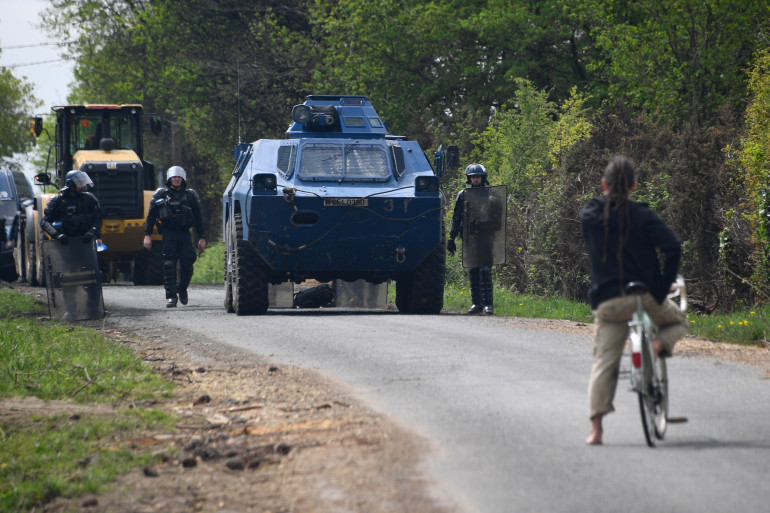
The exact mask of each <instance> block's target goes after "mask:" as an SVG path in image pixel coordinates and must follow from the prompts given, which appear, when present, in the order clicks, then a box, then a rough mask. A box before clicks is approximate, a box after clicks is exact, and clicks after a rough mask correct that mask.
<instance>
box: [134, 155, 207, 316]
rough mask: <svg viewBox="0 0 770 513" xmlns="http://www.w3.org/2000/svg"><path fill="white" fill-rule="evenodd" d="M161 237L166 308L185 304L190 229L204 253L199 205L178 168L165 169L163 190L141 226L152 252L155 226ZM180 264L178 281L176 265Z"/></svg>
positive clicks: (191, 257)
mask: <svg viewBox="0 0 770 513" xmlns="http://www.w3.org/2000/svg"><path fill="white" fill-rule="evenodd" d="M156 224H157V226H158V233H160V234H161V236H162V237H163V278H164V284H165V287H166V307H169V308H171V307H175V306H176V305H177V300H178V301H179V302H181V303H182V304H183V305H186V304H187V287H188V285H189V284H190V279H191V278H192V275H193V264H194V263H195V260H196V259H197V254H196V253H195V248H194V247H193V245H192V240H191V239H190V228H195V232H196V233H197V235H198V250H199V251H203V250H204V249H206V235H205V234H204V232H203V219H202V217H201V204H200V199H199V198H198V194H197V193H196V192H195V191H194V190H193V189H188V188H187V173H186V172H185V170H184V169H183V168H182V167H180V166H172V167H170V168H168V172H167V173H166V187H161V188H160V189H158V190H157V191H155V194H154V195H153V197H152V200H151V201H150V210H149V212H148V213H147V220H146V222H145V226H144V233H145V236H144V247H145V248H146V249H148V250H149V249H151V248H152V239H150V236H151V235H152V232H153V230H154V229H155V226H156ZM177 261H178V262H179V281H178V282H177V274H176V264H177Z"/></svg>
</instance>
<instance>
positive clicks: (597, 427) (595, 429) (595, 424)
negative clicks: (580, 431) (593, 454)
mask: <svg viewBox="0 0 770 513" xmlns="http://www.w3.org/2000/svg"><path fill="white" fill-rule="evenodd" d="M603 433H604V430H603V429H602V416H601V415H595V416H593V417H592V418H591V434H590V435H588V438H586V445H601V444H602V434H603Z"/></svg>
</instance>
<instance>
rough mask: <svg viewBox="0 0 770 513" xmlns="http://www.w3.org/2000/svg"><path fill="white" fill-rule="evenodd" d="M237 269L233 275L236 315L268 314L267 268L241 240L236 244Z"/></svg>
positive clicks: (249, 246) (245, 242)
mask: <svg viewBox="0 0 770 513" xmlns="http://www.w3.org/2000/svg"><path fill="white" fill-rule="evenodd" d="M234 258H235V268H234V269H233V274H232V280H231V284H232V295H233V309H234V310H235V313H236V315H260V314H263V313H265V312H267V308H268V306H270V299H269V297H268V294H267V285H268V283H267V272H266V266H265V264H264V263H263V262H262V260H261V259H260V258H259V255H257V252H256V251H255V250H254V248H253V247H251V245H250V244H249V243H248V242H247V241H244V240H241V239H239V240H238V241H236V244H235V254H234Z"/></svg>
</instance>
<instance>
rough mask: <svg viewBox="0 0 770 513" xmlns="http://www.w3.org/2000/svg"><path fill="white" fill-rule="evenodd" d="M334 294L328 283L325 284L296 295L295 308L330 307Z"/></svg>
mask: <svg viewBox="0 0 770 513" xmlns="http://www.w3.org/2000/svg"><path fill="white" fill-rule="evenodd" d="M332 301H334V292H332V288H331V286H330V285H329V284H328V283H323V284H321V285H317V286H315V287H311V288H309V289H305V290H302V291H300V292H297V293H296V294H294V308H321V307H323V306H330V305H331V304H332Z"/></svg>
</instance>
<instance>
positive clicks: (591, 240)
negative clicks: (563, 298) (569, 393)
mask: <svg viewBox="0 0 770 513" xmlns="http://www.w3.org/2000/svg"><path fill="white" fill-rule="evenodd" d="M602 187H603V188H604V190H605V193H606V194H605V196H604V197H601V198H594V199H592V200H591V201H589V202H588V204H586V206H585V207H584V208H583V209H582V210H581V211H580V218H581V222H582V228H583V236H584V237H585V241H586V247H587V249H588V256H589V259H590V261H591V283H590V285H589V287H588V295H589V299H590V302H591V307H592V309H593V314H594V320H595V324H594V326H595V328H594V330H595V333H594V362H593V367H592V369H591V378H590V381H589V383H588V397H589V403H590V414H589V417H590V419H591V434H590V435H589V437H588V438H587V439H586V443H587V444H589V445H598V444H601V443H602V434H603V429H602V418H603V417H604V415H606V414H608V413H610V412H612V411H614V407H613V405H612V401H613V398H614V397H615V389H616V388H617V384H618V372H619V368H620V359H621V357H622V355H623V348H624V346H625V342H626V339H627V338H628V321H629V320H630V319H631V317H632V315H633V313H634V311H635V310H636V308H637V296H627V295H625V291H624V287H625V285H626V284H628V283H629V282H632V281H637V282H643V283H645V284H646V285H647V287H648V289H649V292H646V293H645V294H643V295H642V304H643V305H644V308H645V309H646V310H647V313H648V314H649V315H650V318H651V319H652V321H653V322H654V323H655V324H656V326H657V327H658V333H657V336H656V338H655V339H654V340H653V342H652V346H653V349H654V351H655V354H656V355H661V356H667V355H670V354H671V352H672V350H673V348H674V344H675V343H676V341H677V340H679V339H680V338H682V337H683V336H684V335H685V333H687V319H686V316H685V314H684V313H683V312H682V311H681V310H679V308H678V307H677V306H676V304H674V302H673V301H671V300H670V299H668V298H667V295H668V292H669V289H670V287H671V284H672V283H673V282H674V280H675V279H676V274H677V271H678V269H679V260H680V256H681V244H680V242H679V239H678V238H677V236H676V235H675V234H674V232H673V231H671V229H670V228H669V227H668V226H667V225H666V224H665V223H664V222H663V221H662V220H661V218H660V217H658V215H657V214H655V213H654V212H653V211H652V210H650V209H649V207H648V206H647V205H646V204H643V203H637V202H635V201H632V200H630V199H629V195H630V194H631V192H633V190H634V188H635V187H636V181H635V179H634V163H633V162H632V161H631V160H630V159H629V158H627V157H624V156H616V157H613V158H612V159H611V160H610V162H609V164H608V165H607V167H606V169H605V171H604V178H602ZM658 251H660V253H661V254H662V256H663V263H662V267H661V262H660V259H659V257H658Z"/></svg>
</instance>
